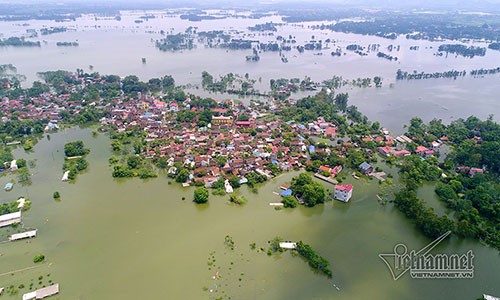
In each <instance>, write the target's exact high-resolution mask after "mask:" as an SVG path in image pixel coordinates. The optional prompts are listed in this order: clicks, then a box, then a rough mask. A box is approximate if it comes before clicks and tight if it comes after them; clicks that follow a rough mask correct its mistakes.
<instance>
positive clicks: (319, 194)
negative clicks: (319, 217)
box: [302, 182, 325, 207]
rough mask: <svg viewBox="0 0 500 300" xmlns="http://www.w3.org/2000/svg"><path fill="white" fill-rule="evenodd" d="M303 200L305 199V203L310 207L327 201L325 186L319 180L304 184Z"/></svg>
mask: <svg viewBox="0 0 500 300" xmlns="http://www.w3.org/2000/svg"><path fill="white" fill-rule="evenodd" d="M302 200H304V204H305V205H306V206H309V207H313V206H315V205H316V204H319V203H323V202H325V188H324V187H323V185H321V184H320V183H318V182H313V183H311V184H306V185H305V186H304V193H303V194H302Z"/></svg>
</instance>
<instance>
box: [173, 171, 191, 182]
mask: <svg viewBox="0 0 500 300" xmlns="http://www.w3.org/2000/svg"><path fill="white" fill-rule="evenodd" d="M188 179H189V171H188V170H186V169H181V170H180V171H179V174H177V177H176V178H175V181H177V182H181V183H184V182H186V181H187V180H188Z"/></svg>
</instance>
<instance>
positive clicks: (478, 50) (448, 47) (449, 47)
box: [438, 44, 486, 58]
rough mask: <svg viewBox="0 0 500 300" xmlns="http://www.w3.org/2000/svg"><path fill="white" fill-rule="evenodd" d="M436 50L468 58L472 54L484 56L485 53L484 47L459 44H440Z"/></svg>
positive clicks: (472, 55)
mask: <svg viewBox="0 0 500 300" xmlns="http://www.w3.org/2000/svg"><path fill="white" fill-rule="evenodd" d="M438 51H439V52H446V53H454V54H458V55H461V56H464V57H470V58H473V57H474V56H484V55H485V54H486V48H483V47H474V46H470V47H467V46H464V45H460V44H445V45H440V46H439V48H438Z"/></svg>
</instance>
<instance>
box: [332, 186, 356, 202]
mask: <svg viewBox="0 0 500 300" xmlns="http://www.w3.org/2000/svg"><path fill="white" fill-rule="evenodd" d="M352 190H353V186H352V184H341V185H336V186H335V193H334V194H333V198H335V199H336V200H340V201H343V202H349V200H350V199H351V197H352Z"/></svg>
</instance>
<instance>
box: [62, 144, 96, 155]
mask: <svg viewBox="0 0 500 300" xmlns="http://www.w3.org/2000/svg"><path fill="white" fill-rule="evenodd" d="M89 152H90V150H89V149H87V148H85V147H84V145H83V142H82V141H75V142H70V143H67V144H66V145H64V154H65V155H66V156H67V157H71V156H84V155H87V154H88V153H89Z"/></svg>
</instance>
